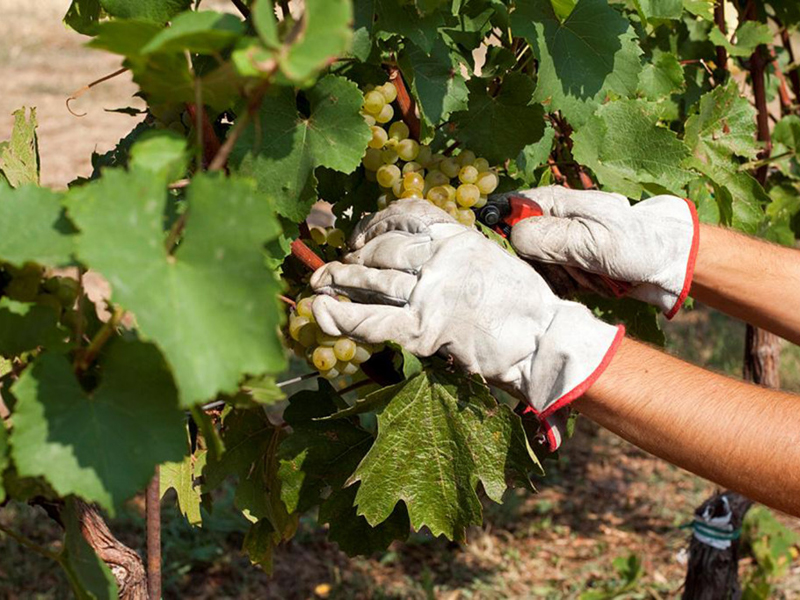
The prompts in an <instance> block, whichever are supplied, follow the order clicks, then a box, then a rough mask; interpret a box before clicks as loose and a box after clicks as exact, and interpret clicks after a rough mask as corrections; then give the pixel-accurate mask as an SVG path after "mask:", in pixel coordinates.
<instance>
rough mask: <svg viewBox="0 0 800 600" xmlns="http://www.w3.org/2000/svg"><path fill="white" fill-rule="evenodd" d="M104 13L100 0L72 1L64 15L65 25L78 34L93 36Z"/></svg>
mask: <svg viewBox="0 0 800 600" xmlns="http://www.w3.org/2000/svg"><path fill="white" fill-rule="evenodd" d="M102 13H103V11H102V8H101V7H100V0H72V3H71V4H70V5H69V8H68V9H67V14H65V15H64V23H65V24H67V25H68V26H69V27H72V29H74V30H75V31H77V32H78V33H82V34H83V35H91V34H92V33H93V30H94V25H95V24H96V23H97V22H98V21H99V20H100V17H101V15H102Z"/></svg>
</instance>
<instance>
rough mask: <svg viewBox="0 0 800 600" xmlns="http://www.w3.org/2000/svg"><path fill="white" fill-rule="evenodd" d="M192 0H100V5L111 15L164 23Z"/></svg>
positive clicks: (186, 6)
mask: <svg viewBox="0 0 800 600" xmlns="http://www.w3.org/2000/svg"><path fill="white" fill-rule="evenodd" d="M191 4H192V0H137V1H136V2H130V1H129V0H100V6H102V7H103V10H105V11H106V13H108V14H109V15H111V16H112V17H118V18H120V19H142V20H145V21H153V22H155V23H162V24H163V23H166V22H167V21H169V20H170V19H171V18H172V17H174V16H175V15H177V14H178V13H179V12H181V11H183V10H186V9H187V8H189V6H191Z"/></svg>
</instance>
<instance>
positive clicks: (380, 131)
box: [369, 125, 389, 149]
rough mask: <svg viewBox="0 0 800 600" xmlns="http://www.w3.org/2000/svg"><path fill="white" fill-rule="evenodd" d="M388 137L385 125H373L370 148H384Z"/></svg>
mask: <svg viewBox="0 0 800 600" xmlns="http://www.w3.org/2000/svg"><path fill="white" fill-rule="evenodd" d="M388 139H389V136H388V135H387V134H386V130H385V129H384V128H383V127H380V126H378V125H373V126H372V139H371V140H370V141H369V147H370V148H378V149H380V148H383V146H384V144H386V140H388Z"/></svg>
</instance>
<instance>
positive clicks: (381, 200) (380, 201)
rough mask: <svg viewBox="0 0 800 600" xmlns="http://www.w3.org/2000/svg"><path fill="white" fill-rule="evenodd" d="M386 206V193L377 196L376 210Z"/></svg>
mask: <svg viewBox="0 0 800 600" xmlns="http://www.w3.org/2000/svg"><path fill="white" fill-rule="evenodd" d="M387 206H389V196H387V195H386V194H381V195H380V196H378V210H383V209H384V208H386V207H387Z"/></svg>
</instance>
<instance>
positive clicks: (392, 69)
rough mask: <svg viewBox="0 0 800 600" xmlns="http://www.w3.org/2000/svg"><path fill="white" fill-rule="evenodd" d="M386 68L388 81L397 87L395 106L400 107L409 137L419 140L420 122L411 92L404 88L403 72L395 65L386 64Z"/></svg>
mask: <svg viewBox="0 0 800 600" xmlns="http://www.w3.org/2000/svg"><path fill="white" fill-rule="evenodd" d="M386 70H387V71H388V72H389V81H391V82H392V84H394V87H395V89H397V106H398V107H399V108H400V115H401V116H402V117H403V122H404V123H405V124H406V125H408V130H409V132H410V133H411V137H412V138H414V139H415V140H419V134H420V123H419V117H418V116H417V107H416V104H415V103H414V99H413V98H412V97H411V94H409V93H408V88H406V84H405V82H404V81H403V74H402V73H401V72H400V69H398V68H397V66H395V65H386Z"/></svg>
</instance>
